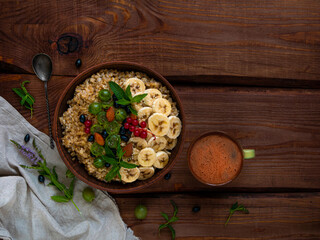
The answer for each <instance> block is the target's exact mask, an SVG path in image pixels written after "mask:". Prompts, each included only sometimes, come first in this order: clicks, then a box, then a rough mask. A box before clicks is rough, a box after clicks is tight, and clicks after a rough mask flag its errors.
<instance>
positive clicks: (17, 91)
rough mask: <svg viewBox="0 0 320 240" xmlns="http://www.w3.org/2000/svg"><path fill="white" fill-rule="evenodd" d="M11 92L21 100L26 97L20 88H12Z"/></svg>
mask: <svg viewBox="0 0 320 240" xmlns="http://www.w3.org/2000/svg"><path fill="white" fill-rule="evenodd" d="M12 90H13V91H14V92H15V93H16V94H17V95H18V96H19V97H21V98H23V97H24V96H26V94H25V93H24V92H23V90H22V89H20V88H12Z"/></svg>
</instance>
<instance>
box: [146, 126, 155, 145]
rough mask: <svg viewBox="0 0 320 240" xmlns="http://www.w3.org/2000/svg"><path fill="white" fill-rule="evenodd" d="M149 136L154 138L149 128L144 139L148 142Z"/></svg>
mask: <svg viewBox="0 0 320 240" xmlns="http://www.w3.org/2000/svg"><path fill="white" fill-rule="evenodd" d="M151 138H154V136H153V135H152V134H151V130H150V129H147V138H146V141H147V142H149V141H150V139H151Z"/></svg>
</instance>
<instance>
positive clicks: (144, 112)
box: [138, 107, 152, 121]
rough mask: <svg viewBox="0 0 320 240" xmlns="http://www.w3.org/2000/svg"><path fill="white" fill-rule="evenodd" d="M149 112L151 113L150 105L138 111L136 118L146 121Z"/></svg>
mask: <svg viewBox="0 0 320 240" xmlns="http://www.w3.org/2000/svg"><path fill="white" fill-rule="evenodd" d="M151 114H152V108H151V107H143V108H141V109H140V110H139V111H138V119H139V120H141V121H146V120H147V119H148V117H149V116H150V115H151Z"/></svg>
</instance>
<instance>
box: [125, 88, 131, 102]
mask: <svg viewBox="0 0 320 240" xmlns="http://www.w3.org/2000/svg"><path fill="white" fill-rule="evenodd" d="M126 95H127V96H128V97H129V99H130V101H131V99H132V94H131V90H130V85H128V86H127V88H126Z"/></svg>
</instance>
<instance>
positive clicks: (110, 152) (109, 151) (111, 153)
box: [104, 144, 116, 158]
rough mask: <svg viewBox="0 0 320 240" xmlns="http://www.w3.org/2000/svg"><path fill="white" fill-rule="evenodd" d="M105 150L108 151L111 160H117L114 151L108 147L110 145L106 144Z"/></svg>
mask: <svg viewBox="0 0 320 240" xmlns="http://www.w3.org/2000/svg"><path fill="white" fill-rule="evenodd" d="M104 150H105V151H106V155H107V156H108V157H110V158H115V157H116V156H115V155H114V153H113V152H112V150H111V149H110V148H109V147H108V145H107V144H106V145H105V147H104Z"/></svg>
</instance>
